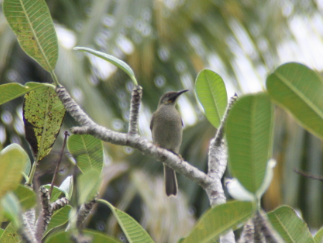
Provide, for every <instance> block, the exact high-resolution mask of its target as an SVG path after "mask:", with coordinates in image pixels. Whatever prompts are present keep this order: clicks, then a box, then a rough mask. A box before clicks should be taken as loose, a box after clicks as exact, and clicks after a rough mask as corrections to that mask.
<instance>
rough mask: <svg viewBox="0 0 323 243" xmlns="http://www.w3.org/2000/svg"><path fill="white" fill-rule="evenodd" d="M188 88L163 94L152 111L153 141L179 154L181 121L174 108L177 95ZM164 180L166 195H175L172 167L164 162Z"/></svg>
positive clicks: (174, 179)
mask: <svg viewBox="0 0 323 243" xmlns="http://www.w3.org/2000/svg"><path fill="white" fill-rule="evenodd" d="M187 91H188V90H181V91H178V92H176V91H170V92H167V93H165V94H163V95H162V96H161V98H160V100H159V103H158V107H157V110H156V111H155V112H154V113H153V115H152V118H151V122H150V130H151V133H152V138H153V143H154V144H155V145H157V146H159V147H162V148H165V149H167V150H169V151H171V152H173V153H174V154H176V155H178V156H179V157H180V158H181V159H182V157H181V156H180V155H179V148H180V146H181V143H182V133H183V131H182V129H183V121H182V118H181V115H180V114H179V112H178V110H177V109H176V107H175V105H176V101H177V99H178V97H179V96H180V95H181V94H183V93H184V92H187ZM164 180H165V190H166V195H167V196H171V195H173V196H176V194H177V179H176V173H175V171H174V170H173V169H171V168H170V167H168V166H167V165H165V164H164Z"/></svg>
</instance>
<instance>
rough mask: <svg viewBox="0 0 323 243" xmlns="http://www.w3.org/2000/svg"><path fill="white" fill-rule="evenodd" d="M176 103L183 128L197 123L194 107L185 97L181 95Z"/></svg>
mask: <svg viewBox="0 0 323 243" xmlns="http://www.w3.org/2000/svg"><path fill="white" fill-rule="evenodd" d="M177 103H178V107H179V111H180V113H181V116H182V119H183V122H184V126H192V125H194V124H195V123H196V121H197V117H196V113H195V111H194V107H192V105H191V102H190V101H189V100H188V99H187V98H186V96H185V95H181V96H180V97H179V99H178V101H177Z"/></svg>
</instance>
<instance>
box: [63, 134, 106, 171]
mask: <svg viewBox="0 0 323 243" xmlns="http://www.w3.org/2000/svg"><path fill="white" fill-rule="evenodd" d="M67 148H68V150H69V152H70V153H71V154H72V155H73V157H74V158H75V159H76V161H77V166H78V167H79V169H80V170H81V171H82V172H83V173H84V172H85V171H87V170H97V171H99V172H100V173H101V171H102V167H103V145H102V141H101V140H100V139H97V138H95V137H93V136H91V135H75V134H74V135H72V136H70V137H69V138H68V141H67Z"/></svg>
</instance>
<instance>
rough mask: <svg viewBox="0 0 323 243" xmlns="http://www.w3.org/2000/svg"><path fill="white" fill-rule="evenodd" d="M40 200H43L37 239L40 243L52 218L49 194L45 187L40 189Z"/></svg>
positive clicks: (37, 227)
mask: <svg viewBox="0 0 323 243" xmlns="http://www.w3.org/2000/svg"><path fill="white" fill-rule="evenodd" d="M39 191H40V199H41V206H42V210H41V214H40V215H39V217H38V221H37V226H36V239H37V241H39V242H40V240H41V239H42V237H43V233H44V232H45V230H46V229H47V226H48V224H49V222H50V219H51V217H52V210H51V205H50V203H49V192H48V189H46V188H45V187H40V188H39Z"/></svg>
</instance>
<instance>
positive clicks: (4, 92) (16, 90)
mask: <svg viewBox="0 0 323 243" xmlns="http://www.w3.org/2000/svg"><path fill="white" fill-rule="evenodd" d="M44 85H45V84H42V83H36V82H28V83H26V84H25V85H21V84H16V83H10V84H3V85H0V94H1V96H0V105H2V104H4V103H6V102H8V101H10V100H13V99H15V98H18V97H19V96H22V95H24V94H26V93H28V92H30V91H33V90H35V89H38V88H41V87H44Z"/></svg>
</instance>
